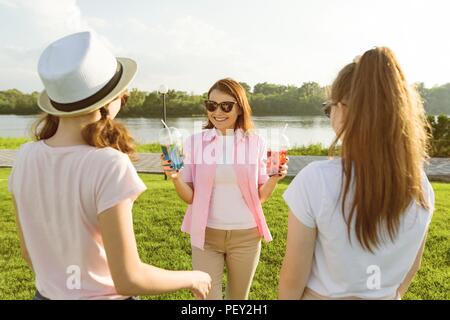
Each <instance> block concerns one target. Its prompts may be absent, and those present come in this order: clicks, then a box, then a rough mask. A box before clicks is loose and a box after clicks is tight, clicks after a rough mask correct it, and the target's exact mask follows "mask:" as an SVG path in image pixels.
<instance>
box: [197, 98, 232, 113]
mask: <svg viewBox="0 0 450 320" xmlns="http://www.w3.org/2000/svg"><path fill="white" fill-rule="evenodd" d="M204 103H205V108H206V110H208V111H209V112H214V111H216V110H217V108H219V107H220V109H222V111H223V112H225V113H228V112H230V111H231V110H233V107H234V105H235V104H236V103H237V102H234V101H224V102H221V103H217V102H215V101H212V100H205V101H204Z"/></svg>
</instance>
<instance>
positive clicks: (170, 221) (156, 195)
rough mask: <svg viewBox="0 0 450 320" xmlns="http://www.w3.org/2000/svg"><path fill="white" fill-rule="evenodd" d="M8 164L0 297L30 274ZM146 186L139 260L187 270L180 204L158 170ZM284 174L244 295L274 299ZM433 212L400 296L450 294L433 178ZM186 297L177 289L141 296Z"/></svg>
mask: <svg viewBox="0 0 450 320" xmlns="http://www.w3.org/2000/svg"><path fill="white" fill-rule="evenodd" d="M9 174H10V169H0V230H1V232H0V299H30V298H32V296H33V294H34V283H33V274H32V272H31V271H30V270H29V269H28V267H27V266H26V264H25V263H24V262H23V261H22V259H21V257H20V249H19V240H18V238H17V234H16V226H15V221H14V215H13V213H12V204H11V197H10V195H9V193H8V192H7V179H8V176H9ZM140 176H141V177H142V179H143V180H144V182H145V183H146V184H147V187H148V190H147V191H146V192H145V193H144V194H142V195H141V197H140V198H139V199H138V200H137V201H136V203H135V206H134V226H135V232H136V237H137V243H138V247H139V252H140V255H141V258H142V260H143V261H145V262H147V263H150V264H153V265H156V266H158V267H162V268H167V269H174V270H175V269H176V270H181V269H190V268H191V259H190V242H189V237H188V235H186V234H184V233H182V232H181V231H180V225H181V221H182V218H183V215H184V211H185V205H184V204H183V203H182V202H181V200H179V199H178V198H177V197H176V195H175V191H174V190H173V186H172V184H171V182H167V181H164V180H163V177H162V176H161V175H151V174H140ZM289 182H290V179H286V181H284V182H282V183H280V185H279V186H278V188H277V190H276V191H275V193H274V196H273V197H272V199H270V201H269V202H267V203H266V204H264V212H265V214H266V217H267V220H268V224H269V227H270V229H271V232H272V235H273V237H274V240H273V241H272V242H270V243H264V242H263V248H262V254H261V261H260V264H259V266H258V269H257V272H256V275H255V278H254V281H253V286H252V289H251V293H250V297H249V298H250V299H276V297H277V286H278V279H279V271H280V267H281V262H282V259H283V255H284V249H285V239H286V231H287V207H286V205H285V204H284V201H283V200H282V198H281V194H282V192H283V191H284V190H285V189H286V187H287V185H288V183H289ZM433 187H434V190H435V192H436V212H435V214H434V217H433V221H432V223H431V227H430V233H429V236H428V242H427V245H426V250H425V254H424V259H423V263H422V268H421V269H420V271H419V273H418V275H417V276H416V278H415V279H414V282H413V284H412V285H411V287H410V290H409V292H408V293H407V295H406V296H405V299H450V236H449V235H450V184H445V183H433ZM149 298H150V299H192V296H191V294H190V292H188V291H182V292H179V293H174V294H167V295H162V296H154V297H143V299H149Z"/></svg>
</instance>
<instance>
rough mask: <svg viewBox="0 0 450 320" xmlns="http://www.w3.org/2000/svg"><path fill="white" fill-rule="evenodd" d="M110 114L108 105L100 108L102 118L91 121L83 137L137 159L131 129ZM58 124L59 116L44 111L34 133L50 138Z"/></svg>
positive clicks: (85, 128)
mask: <svg viewBox="0 0 450 320" xmlns="http://www.w3.org/2000/svg"><path fill="white" fill-rule="evenodd" d="M125 94H127V93H125ZM108 114H109V113H108V108H107V107H102V108H100V115H101V118H100V120H98V121H96V122H93V123H90V124H88V125H86V126H85V127H84V128H83V129H82V131H81V135H82V137H83V139H84V140H85V141H86V143H87V144H88V145H91V146H93V147H96V148H105V147H111V148H114V149H116V150H119V151H121V152H123V153H126V154H127V155H128V156H129V157H130V159H131V160H133V161H135V160H137V157H136V150H135V146H134V139H133V137H132V136H131V134H130V132H129V130H128V129H127V128H126V127H125V126H124V125H123V124H122V123H120V122H118V121H116V120H113V119H111V118H110V117H108ZM58 125H59V118H58V117H57V116H53V115H50V114H47V113H43V114H41V116H40V117H39V119H38V120H37V121H36V122H35V123H34V124H33V127H32V134H33V136H34V138H35V140H37V141H39V140H44V139H49V138H50V137H52V136H54V135H55V133H56V131H57V129H58Z"/></svg>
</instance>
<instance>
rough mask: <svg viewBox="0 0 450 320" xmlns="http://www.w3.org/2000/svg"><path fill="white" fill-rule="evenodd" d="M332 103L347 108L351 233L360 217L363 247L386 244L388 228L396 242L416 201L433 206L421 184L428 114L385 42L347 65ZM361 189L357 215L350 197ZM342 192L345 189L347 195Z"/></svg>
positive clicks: (344, 132)
mask: <svg viewBox="0 0 450 320" xmlns="http://www.w3.org/2000/svg"><path fill="white" fill-rule="evenodd" d="M331 99H332V100H333V102H340V101H343V100H344V101H345V103H346V104H347V107H348V112H347V116H346V118H345V120H344V123H343V126H342V129H341V130H340V132H338V134H337V138H336V140H335V141H334V143H333V144H332V147H331V148H330V151H331V150H334V148H335V146H336V144H337V142H338V140H340V139H342V147H341V155H342V166H343V180H342V181H343V185H342V187H343V188H341V195H342V198H341V200H342V203H341V205H342V213H343V215H344V218H345V219H346V223H347V230H348V236H349V237H350V229H351V225H352V221H353V219H355V233H356V236H357V239H358V241H359V243H360V244H361V245H362V247H363V248H364V249H366V250H369V251H370V252H373V249H374V248H377V247H379V245H380V242H381V233H380V231H381V229H382V228H383V229H385V230H387V232H388V235H389V238H390V240H391V241H393V240H394V239H395V237H396V235H397V233H398V230H399V225H400V218H401V216H402V214H403V213H404V212H405V209H406V208H407V207H408V206H409V205H410V203H411V201H412V200H415V201H417V202H418V203H419V204H420V205H421V206H422V207H424V208H428V203H427V202H426V200H425V196H424V191H423V188H422V172H423V164H424V162H425V161H426V159H427V158H428V155H427V151H428V146H429V135H428V133H427V129H426V127H427V125H428V122H427V121H426V116H425V111H424V108H423V105H422V103H421V100H420V99H419V97H418V94H417V92H416V90H415V89H413V88H411V87H410V86H409V85H408V84H407V81H406V79H405V76H404V73H403V71H402V69H401V68H400V65H399V63H398V61H397V59H396V57H395V55H394V53H393V52H392V51H391V50H390V49H389V48H385V47H377V48H374V49H372V50H369V51H367V52H365V53H364V55H363V56H362V57H361V58H360V59H359V61H357V62H353V63H351V64H349V65H347V66H345V67H344V68H343V69H342V70H341V72H340V73H339V75H338V77H337V78H336V80H335V81H334V83H333V85H332V87H331ZM350 188H352V189H354V198H353V201H352V203H351V206H350V212H349V214H348V215H347V213H346V200H347V197H348V194H349V191H350ZM342 191H343V193H342Z"/></svg>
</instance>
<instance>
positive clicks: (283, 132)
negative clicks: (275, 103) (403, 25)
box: [281, 123, 289, 135]
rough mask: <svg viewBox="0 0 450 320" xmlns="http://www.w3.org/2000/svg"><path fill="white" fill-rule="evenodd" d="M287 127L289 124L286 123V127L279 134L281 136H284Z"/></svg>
mask: <svg viewBox="0 0 450 320" xmlns="http://www.w3.org/2000/svg"><path fill="white" fill-rule="evenodd" d="M288 125H289V123H286V125H285V126H284V128H283V131H282V132H281V134H282V135H284V134H285V132H286V129H287V127H288Z"/></svg>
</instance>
